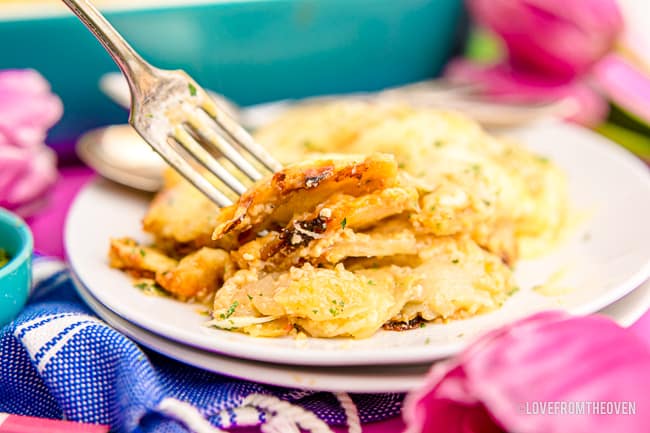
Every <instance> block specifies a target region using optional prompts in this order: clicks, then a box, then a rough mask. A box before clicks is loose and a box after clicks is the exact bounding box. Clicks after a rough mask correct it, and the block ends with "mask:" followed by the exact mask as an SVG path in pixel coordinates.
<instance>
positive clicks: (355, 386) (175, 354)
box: [70, 271, 650, 394]
mask: <svg viewBox="0 0 650 433" xmlns="http://www.w3.org/2000/svg"><path fill="white" fill-rule="evenodd" d="M70 278H71V281H72V284H73V286H74V288H75V291H76V292H77V294H78V295H79V297H80V298H81V299H82V300H83V302H84V303H85V304H86V305H87V306H88V307H89V308H90V309H91V310H92V311H93V312H94V313H95V314H97V315H98V316H99V317H100V319H102V320H103V321H105V322H106V323H107V325H108V326H110V327H112V328H114V329H115V330H116V331H118V332H121V333H122V334H124V335H126V336H127V337H128V338H130V339H132V340H133V341H135V342H136V343H138V344H141V345H143V346H145V347H147V348H148V349H150V350H153V351H154V352H156V353H159V354H162V355H164V356H166V357H168V358H171V359H174V360H176V361H178V362H182V363H184V364H187V365H191V366H193V367H197V368H201V369H204V370H207V371H210V372H212V373H216V374H220V375H222V376H227V377H231V378H234V379H241V380H247V381H254V382H259V383H262V384H265V385H272V386H282V387H289V388H296V389H306V390H309V391H325V392H353V393H367V394H382V393H404V392H409V391H410V390H412V389H414V388H416V387H417V386H419V385H421V384H422V383H423V382H422V381H423V380H424V379H425V377H426V375H427V374H428V373H429V371H430V369H431V367H432V366H433V365H434V364H435V363H436V362H440V361H441V360H438V361H431V362H428V363H423V364H414V365H412V366H411V367H413V368H418V367H420V368H423V369H424V371H422V370H420V371H419V372H418V374H413V375H412V377H406V376H405V375H402V376H399V377H394V378H393V380H390V381H389V380H387V378H388V377H390V375H391V373H392V372H393V371H394V368H393V366H391V365H378V366H376V367H378V371H381V368H386V371H385V372H382V373H381V374H379V373H377V375H376V377H374V378H373V379H372V380H370V379H369V378H366V379H364V381H362V380H359V379H355V378H354V375H353V374H348V375H345V376H339V374H340V373H337V372H336V370H340V369H341V368H346V367H336V366H333V367H325V368H323V367H318V366H302V367H301V366H296V365H291V364H272V363H268V362H263V361H255V360H250V359H243V358H236V357H232V356H228V355H220V354H217V353H215V352H211V351H208V350H204V349H200V348H196V347H192V346H190V345H187V344H184V343H182V342H178V341H176V340H172V339H169V338H167V337H165V336H163V335H158V334H156V333H155V332H152V331H149V330H147V329H144V328H141V327H139V326H137V325H135V324H133V323H131V322H129V321H128V320H126V319H124V318H122V317H120V316H119V315H118V314H116V313H114V312H112V311H111V310H110V309H109V308H108V307H106V306H105V305H103V304H102V303H101V302H100V301H99V300H98V299H97V298H95V297H94V296H93V295H92V294H91V293H90V291H89V290H88V288H86V287H85V286H84V284H83V283H82V282H81V281H80V280H79V279H78V277H77V276H76V274H75V273H74V272H73V271H71V272H70ZM637 290H645V291H646V293H645V296H644V297H643V300H644V303H643V306H644V308H638V306H636V305H635V306H634V307H632V308H631V310H632V313H629V310H628V314H626V315H625V316H624V317H613V315H610V314H605V316H607V317H610V318H611V319H612V320H614V321H616V322H617V323H618V324H619V325H621V326H623V327H629V326H632V325H633V324H634V323H635V322H636V321H637V320H639V318H640V317H641V316H643V314H645V313H646V312H648V311H650V279H648V280H646V281H645V282H644V283H643V284H641V286H639V287H637V288H635V289H634V290H633V291H632V292H631V293H629V294H628V295H626V296H624V297H623V298H621V299H619V301H617V302H621V301H623V300H624V299H625V298H626V297H627V296H630V295H632V294H633V293H634V292H636V291H637ZM612 306H613V305H612ZM610 307H611V306H610ZM642 310H643V312H640V311H642ZM596 314H603V312H602V311H599V312H597V313H596ZM224 363H225V364H226V365H228V366H242V365H243V366H246V367H247V368H248V371H250V369H252V370H256V369H257V371H258V372H259V373H257V372H256V374H254V375H243V374H233V373H232V371H233V370H232V369H230V368H223V369H217V368H216V366H218V365H222V364H224ZM297 368H298V369H299V372H298V373H297V372H296V369H297ZM347 368H348V369H349V368H352V369H360V370H367V368H368V366H364V365H356V366H349V367H347ZM225 370H227V371H225ZM278 371H280V372H282V373H283V374H284V375H285V376H286V375H289V376H290V377H291V375H293V380H294V382H288V381H287V382H285V381H281V380H277V378H279V377H281V376H274V375H273V374H270V373H278ZM298 374H300V375H304V378H302V379H301V380H298V377H300V376H298ZM283 377H284V376H283ZM314 377H317V379H314ZM351 377H352V378H351ZM332 378H334V379H336V380H337V381H346V386H345V388H344V387H342V386H333V385H332V383H333V382H328V380H332ZM274 379H276V380H274ZM309 380H312V384H313V383H314V382H313V381H316V382H317V383H319V384H322V385H317V386H316V387H313V385H312V387H309V388H300V386H301V385H302V383H301V382H305V383H306V382H308V381H309ZM362 383H363V384H365V383H367V384H368V385H361V384H362ZM395 383H399V386H397V385H390V384H395Z"/></svg>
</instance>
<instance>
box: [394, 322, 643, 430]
mask: <svg viewBox="0 0 650 433" xmlns="http://www.w3.org/2000/svg"><path fill="white" fill-rule="evenodd" d="M649 387H650V348H648V347H647V346H646V345H645V344H644V343H643V342H642V341H641V340H639V339H638V338H637V337H636V336H635V335H634V334H633V333H631V332H630V331H628V330H626V329H624V328H621V327H619V326H618V325H617V324H616V323H614V322H613V321H611V320H610V319H608V318H605V317H600V316H589V317H571V316H568V315H567V314H566V313H563V312H544V313H539V314H536V315H534V316H531V317H529V318H526V319H523V320H521V321H518V322H515V323H513V324H511V325H507V326H505V327H502V328H500V329H498V330H496V331H493V332H490V333H489V334H487V335H485V336H483V337H481V338H480V339H479V340H478V341H476V342H475V343H473V344H472V345H471V346H470V347H469V348H468V349H466V350H465V351H464V352H463V353H461V354H460V355H459V356H457V357H456V358H455V359H453V360H450V361H446V362H443V363H440V364H438V365H436V366H435V367H434V368H433V369H432V371H431V373H430V375H429V377H428V378H427V381H426V383H425V384H424V386H423V387H422V388H421V389H420V390H417V391H415V392H413V393H412V394H410V395H409V396H407V399H406V400H405V407H404V419H405V421H406V423H407V432H408V433H415V432H420V431H421V432H428V431H431V432H433V431H445V432H461V431H464V430H462V429H463V428H465V427H466V426H467V425H471V424H469V423H467V422H464V421H466V420H469V419H471V420H473V421H475V422H476V421H480V422H482V423H483V425H482V427H481V428H483V430H477V427H476V428H474V430H471V429H470V430H466V431H481V432H483V431H489V432H492V431H500V430H498V429H499V428H502V429H503V430H505V431H509V432H518V433H565V432H572V433H610V432H614V431H616V432H626V433H642V432H646V431H647V425H649V423H650V397H649V396H648V395H647V392H646V391H647V389H649ZM555 402H557V403H555ZM587 402H589V404H595V403H596V402H598V404H599V405H600V404H601V403H600V402H604V403H602V405H603V408H604V409H605V410H606V411H610V410H612V411H615V410H619V411H621V410H623V405H626V406H625V408H626V410H628V411H632V410H633V411H634V412H635V414H633V415H623V414H620V413H619V414H607V415H602V414H600V415H599V414H593V413H588V414H582V415H581V414H576V413H573V414H571V413H569V410H570V407H571V406H569V404H570V403H571V404H573V405H574V406H573V411H574V412H575V411H576V410H579V408H580V406H579V405H580V404H583V405H584V404H587ZM608 402H609V403H608ZM628 402H629V403H628ZM536 404H537V406H535V405H536ZM562 405H564V406H562ZM576 405H578V406H576ZM616 405H617V406H616ZM531 407H533V408H534V407H537V408H539V407H544V408H545V411H546V414H539V413H537V414H535V413H534V411H531V409H530V408H531ZM582 407H583V408H584V407H585V406H582ZM562 408H564V409H562ZM576 408H577V409H576ZM599 408H600V406H599ZM617 408H618V409H617ZM549 411H554V413H552V414H551V413H549ZM562 411H564V413H561V412H562ZM590 411H591V410H590ZM591 412H593V411H591ZM445 413H446V414H447V415H445ZM434 417H435V418H434ZM434 423H435V424H434ZM433 425H435V426H436V430H433V429H431V430H427V428H429V426H433Z"/></svg>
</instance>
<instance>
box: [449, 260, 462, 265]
mask: <svg viewBox="0 0 650 433" xmlns="http://www.w3.org/2000/svg"><path fill="white" fill-rule="evenodd" d="M451 262H452V263H453V264H454V265H455V264H457V263H458V262H460V260H458V259H454V260H452V261H451Z"/></svg>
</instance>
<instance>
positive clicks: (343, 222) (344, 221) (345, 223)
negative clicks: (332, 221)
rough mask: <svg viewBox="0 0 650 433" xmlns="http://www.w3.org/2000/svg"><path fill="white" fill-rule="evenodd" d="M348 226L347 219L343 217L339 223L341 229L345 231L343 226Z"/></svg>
mask: <svg viewBox="0 0 650 433" xmlns="http://www.w3.org/2000/svg"><path fill="white" fill-rule="evenodd" d="M347 225H348V218H347V217H345V218H343V221H341V229H345V226H347Z"/></svg>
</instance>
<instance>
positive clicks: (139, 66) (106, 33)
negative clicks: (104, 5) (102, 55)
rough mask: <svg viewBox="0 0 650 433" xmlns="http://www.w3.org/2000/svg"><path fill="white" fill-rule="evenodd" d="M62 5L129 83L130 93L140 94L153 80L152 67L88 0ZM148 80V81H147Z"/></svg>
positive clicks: (67, 2)
mask: <svg viewBox="0 0 650 433" xmlns="http://www.w3.org/2000/svg"><path fill="white" fill-rule="evenodd" d="M63 3H65V4H66V6H68V8H70V10H71V11H72V12H73V13H74V14H75V15H76V16H77V17H79V19H80V20H81V22H82V23H83V24H84V25H85V26H86V27H87V28H88V30H90V31H91V32H92V33H93V34H94V35H95V37H96V38H97V40H99V42H101V43H102V45H103V46H104V48H106V51H108V53H109V54H110V55H111V57H113V60H115V63H117V66H119V67H120V69H121V70H122V73H123V74H124V76H125V77H126V79H127V81H128V82H129V87H130V88H131V93H134V92H138V93H142V90H143V89H142V86H143V85H146V82H147V81H150V80H151V79H154V67H153V66H151V65H150V64H149V63H147V62H146V61H145V60H144V59H143V58H142V57H140V55H139V54H138V53H136V52H135V50H134V49H133V48H132V47H131V45H129V43H128V42H126V41H125V40H124V38H123V37H122V36H121V35H120V34H119V33H118V32H117V30H115V28H114V27H113V26H112V25H111V24H110V23H109V22H108V21H107V20H106V18H104V15H102V13H101V12H99V11H98V10H97V8H96V7H95V6H93V4H92V3H90V2H89V1H88V0H63ZM148 79H150V80H148Z"/></svg>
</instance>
